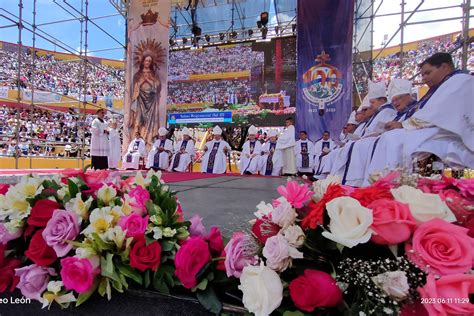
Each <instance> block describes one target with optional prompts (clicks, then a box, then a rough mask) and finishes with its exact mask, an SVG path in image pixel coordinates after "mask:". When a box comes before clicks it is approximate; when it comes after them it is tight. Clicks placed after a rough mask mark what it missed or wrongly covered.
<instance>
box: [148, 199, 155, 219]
mask: <svg viewBox="0 0 474 316" xmlns="http://www.w3.org/2000/svg"><path fill="white" fill-rule="evenodd" d="M146 210H147V211H148V215H150V216H153V215H158V212H157V211H156V208H155V204H153V201H152V200H148V201H146Z"/></svg>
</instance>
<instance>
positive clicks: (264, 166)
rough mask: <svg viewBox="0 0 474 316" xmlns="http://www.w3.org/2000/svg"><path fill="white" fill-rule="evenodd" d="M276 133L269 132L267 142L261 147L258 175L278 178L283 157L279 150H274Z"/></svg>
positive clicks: (273, 131)
mask: <svg viewBox="0 0 474 316" xmlns="http://www.w3.org/2000/svg"><path fill="white" fill-rule="evenodd" d="M276 146H277V132H276V131H275V130H270V131H269V132H268V140H267V142H266V143H265V144H263V146H262V156H261V157H260V161H261V162H260V174H261V175H265V176H280V175H281V169H282V167H283V157H282V156H281V150H276Z"/></svg>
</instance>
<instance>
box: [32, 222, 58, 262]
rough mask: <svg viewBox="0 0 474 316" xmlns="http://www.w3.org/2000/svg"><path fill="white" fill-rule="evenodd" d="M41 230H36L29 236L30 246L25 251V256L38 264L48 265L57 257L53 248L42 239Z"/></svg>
mask: <svg viewBox="0 0 474 316" xmlns="http://www.w3.org/2000/svg"><path fill="white" fill-rule="evenodd" d="M43 230H44V229H42V230H38V231H37V232H36V233H35V234H34V235H33V238H31V241H30V246H29V247H28V250H27V251H25V256H27V257H28V258H30V260H31V261H33V262H34V263H36V264H37V265H39V266H43V267H46V266H49V265H50V264H52V263H53V262H55V261H56V259H57V258H58V257H57V256H56V252H55V251H54V249H53V248H51V247H50V246H48V245H47V244H46V242H45V241H44V239H43V235H42V233H43Z"/></svg>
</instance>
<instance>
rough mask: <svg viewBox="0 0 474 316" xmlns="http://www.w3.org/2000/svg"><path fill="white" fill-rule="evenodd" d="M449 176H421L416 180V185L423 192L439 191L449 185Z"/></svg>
mask: <svg viewBox="0 0 474 316" xmlns="http://www.w3.org/2000/svg"><path fill="white" fill-rule="evenodd" d="M450 179H451V178H445V177H443V179H441V180H435V179H429V178H421V179H419V180H418V182H417V187H418V189H420V190H421V191H423V192H425V193H435V194H436V193H439V192H441V191H443V190H444V189H446V188H447V187H449V186H450V185H451V183H452V179H451V180H450Z"/></svg>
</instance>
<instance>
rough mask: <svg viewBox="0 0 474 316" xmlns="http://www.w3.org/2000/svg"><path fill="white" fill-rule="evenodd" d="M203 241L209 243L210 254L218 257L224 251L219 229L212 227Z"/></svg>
mask: <svg viewBox="0 0 474 316" xmlns="http://www.w3.org/2000/svg"><path fill="white" fill-rule="evenodd" d="M204 240H205V241H207V242H208V243H209V248H210V249H211V254H212V255H213V256H218V255H220V254H221V252H222V251H223V250H224V241H223V240H222V234H221V232H220V230H219V228H217V227H215V226H212V227H211V231H210V232H209V234H207V236H206V237H204Z"/></svg>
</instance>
